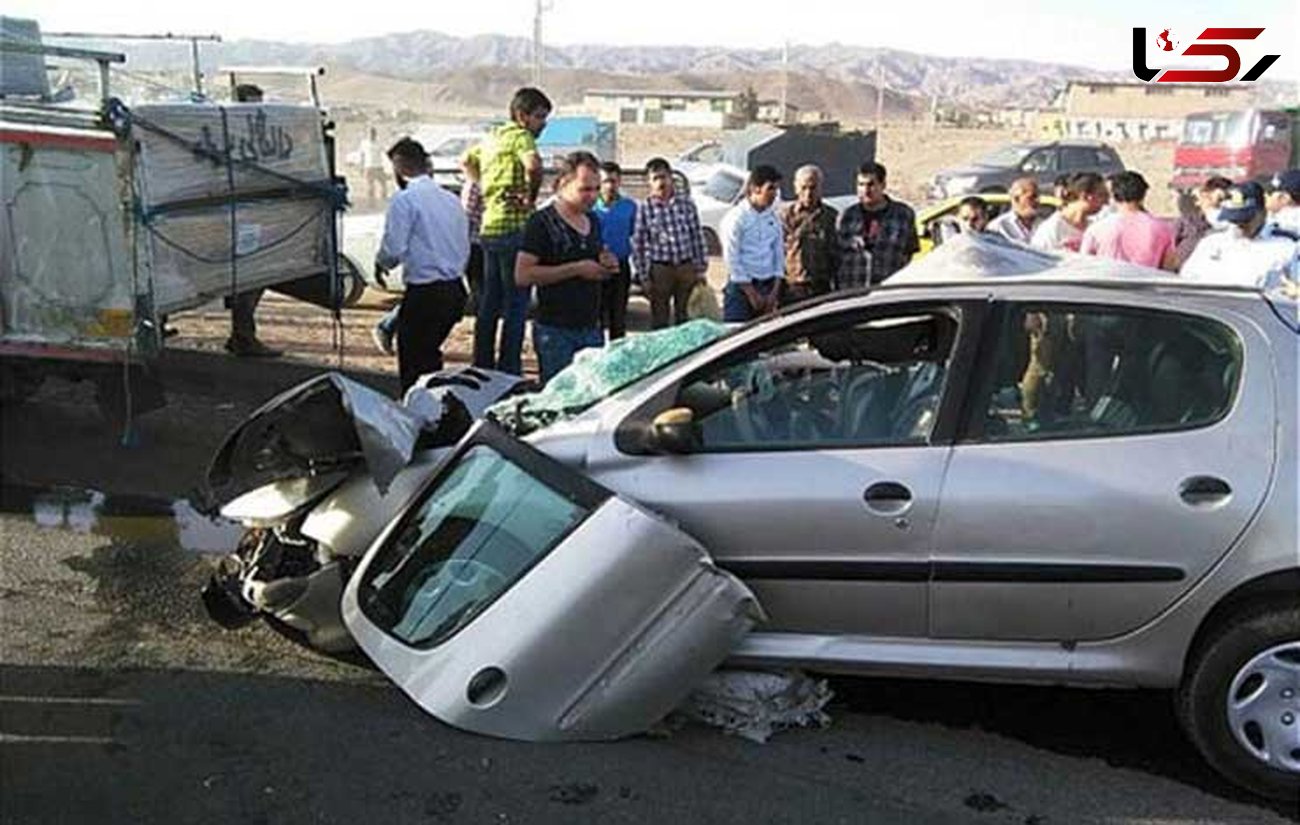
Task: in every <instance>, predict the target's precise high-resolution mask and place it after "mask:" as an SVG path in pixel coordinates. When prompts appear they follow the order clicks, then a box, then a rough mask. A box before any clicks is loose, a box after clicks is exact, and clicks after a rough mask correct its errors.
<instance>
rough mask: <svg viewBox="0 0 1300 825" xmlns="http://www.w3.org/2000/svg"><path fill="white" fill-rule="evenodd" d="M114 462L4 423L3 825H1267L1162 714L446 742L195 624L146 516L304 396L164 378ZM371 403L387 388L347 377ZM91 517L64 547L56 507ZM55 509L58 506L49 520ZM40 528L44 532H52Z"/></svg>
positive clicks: (886, 709) (417, 723)
mask: <svg viewBox="0 0 1300 825" xmlns="http://www.w3.org/2000/svg"><path fill="white" fill-rule="evenodd" d="M165 366H166V368H167V369H168V370H169V373H168V375H169V382H170V384H171V386H172V387H173V392H172V394H171V397H172V404H171V406H169V407H168V408H167V409H166V410H163V411H160V412H157V413H152V414H150V415H149V416H146V417H144V418H142V419H140V421H139V422H137V427H136V429H135V431H134V432H133V434H132V436H133V437H132V438H131V439H129V442H128V443H129V444H130V446H124V445H123V444H122V442H121V438H120V434H119V433H113V432H108V431H107V430H106V429H105V428H104V425H103V424H102V422H101V421H100V420H99V417H98V414H97V412H96V411H95V408H94V403H93V393H92V392H91V391H90V390H89V388H87V387H84V386H72V385H66V384H62V383H58V382H55V383H52V384H50V385H49V386H47V387H45V388H44V389H42V391H41V392H40V393H39V394H38V395H37V396H36V397H35V398H34V399H33V400H32V401H30V402H28V403H27V404H24V405H21V406H12V405H8V406H6V407H5V408H4V409H3V410H2V411H0V425H2V427H3V429H2V430H0V458H2V461H0V476H2V477H3V485H2V486H0V510H2V511H3V512H0V622H2V630H0V822H3V823H6V825H8V824H9V823H14V824H15V825H17V823H41V824H42V825H46V824H47V823H64V822H67V823H80V822H87V823H91V822H93V823H115V822H132V823H137V822H168V823H188V822H204V823H209V822H241V823H244V822H247V823H282V822H313V823H333V822H339V823H348V825H355V824H356V823H359V822H361V823H365V822H394V823H405V822H430V823H439V822H466V823H505V822H526V823H531V822H541V823H547V822H565V823H569V822H587V821H590V822H636V823H642V822H645V823H649V822H664V821H685V822H747V823H748V822H791V823H810V822H845V823H858V822H873V823H874V822H879V823H893V822H898V823H928V822H988V823H1025V825H1030V823H1075V822H1134V823H1136V822H1161V823H1166V822H1170V823H1172V822H1177V823H1190V822H1229V823H1235V822H1240V823H1267V822H1281V821H1286V817H1287V816H1288V815H1294V814H1295V811H1293V810H1291V809H1288V808H1287V806H1283V805H1271V806H1269V805H1264V804H1262V803H1260V802H1259V801H1257V800H1254V799H1251V798H1250V797H1248V796H1246V795H1244V794H1242V793H1239V792H1237V791H1235V790H1233V789H1232V788H1230V787H1228V786H1227V785H1225V784H1224V783H1223V782H1221V781H1220V780H1218V779H1217V778H1216V777H1215V776H1214V775H1213V774H1212V773H1211V772H1210V771H1209V769H1208V768H1206V767H1205V766H1204V765H1203V764H1202V763H1201V762H1200V760H1199V759H1198V757H1197V756H1196V754H1195V753H1194V752H1193V751H1192V749H1191V747H1190V745H1188V744H1187V742H1186V741H1185V740H1184V739H1183V738H1182V735H1181V733H1180V732H1179V730H1178V728H1177V725H1176V724H1175V722H1174V719H1173V714H1172V712H1171V709H1170V698H1169V696H1168V695H1167V694H1164V693H1160V692H1122V691H1080V690H1063V689H1052V688H1027V687H1004V686H990V685H971V684H947V683H936V682H914V681H893V680H867V679H856V680H853V679H840V680H835V681H834V682H833V687H834V688H835V690H836V695H837V698H836V700H835V702H834V703H833V704H832V705H831V707H830V708H829V710H830V714H831V716H832V719H833V722H832V724H831V726H830V727H829V728H827V729H823V730H799V731H789V732H784V733H780V734H777V735H776V736H775V737H774V738H773V739H772V740H770V741H769V742H768V743H767V744H764V745H757V744H753V743H750V742H748V741H745V740H742V739H738V738H734V737H728V736H725V735H723V734H721V733H719V732H717V731H715V730H712V729H709V728H705V727H698V726H682V727H678V728H676V729H674V730H671V731H665V732H662V733H660V734H658V735H655V736H643V737H638V738H634V739H631V740H627V741H623V742H617V743H611V744H575V745H529V744H520V743H511V742H503V741H497V740H492V739H488V738H485V737H479V736H474V735H470V734H464V733H460V732H458V731H455V730H452V729H450V728H448V727H446V726H444V725H442V724H440V723H438V722H437V721H435V720H434V719H432V718H431V717H429V716H427V715H425V714H424V713H423V712H422V711H420V710H419V709H418V708H417V707H416V706H415V705H414V704H413V703H411V702H410V701H409V700H407V699H406V698H405V697H404V696H403V695H402V694H401V693H400V692H399V691H398V690H397V689H395V688H393V687H392V686H391V685H389V684H388V683H387V682H386V681H385V680H384V679H383V678H382V677H380V676H379V675H378V674H376V673H374V672H373V671H370V670H367V669H364V668H359V667H356V666H354V665H349V664H345V663H340V662H336V661H333V660H330V659H327V658H324V657H320V656H316V655H314V654H312V653H310V652H307V651H304V650H302V649H301V648H298V647H296V646H294V645H293V644H291V643H290V642H288V641H287V640H285V639H283V638H281V637H280V636H278V635H277V634H275V633H273V632H272V631H271V630H269V629H268V628H266V627H264V626H261V625H254V626H251V627H248V628H245V629H243V630H240V631H235V632H227V631H223V630H221V629H219V628H218V627H216V626H215V625H213V624H212V623H211V622H210V621H209V620H208V619H207V618H206V616H205V615H204V613H203V611H202V608H201V606H200V605H199V603H198V600H197V589H198V587H199V585H200V584H201V582H202V581H203V580H204V578H205V577H206V571H207V570H208V568H209V565H210V564H211V557H208V556H203V555H200V554H195V553H191V552H187V551H185V550H183V549H182V548H181V545H182V543H183V541H182V539H183V535H184V532H185V529H186V528H185V527H184V525H178V524H177V523H176V521H175V519H174V518H173V516H172V515H171V513H172V510H171V508H170V503H171V502H172V501H173V500H175V499H177V498H182V497H184V496H185V495H186V494H187V493H188V492H189V491H190V490H192V489H193V488H194V486H195V485H196V484H197V483H198V481H199V478H200V473H201V470H202V468H203V466H204V464H205V462H206V460H207V458H208V456H209V454H210V453H211V451H212V450H213V449H214V448H215V447H216V445H217V444H218V443H219V441H220V439H221V437H222V435H223V434H224V432H226V431H227V430H228V429H229V428H230V427H232V426H234V425H235V424H236V423H238V422H239V421H240V420H241V419H242V417H243V416H244V415H246V414H247V413H248V412H249V411H251V410H252V409H253V408H254V407H255V406H256V405H257V404H258V403H260V402H261V401H262V400H265V399H266V398H267V397H269V396H270V395H272V394H274V392H276V391H278V390H279V389H282V388H283V387H284V386H286V385H289V384H292V383H294V382H295V381H296V380H299V379H301V378H303V377H306V375H308V374H310V373H311V372H312V368H310V367H303V366H299V365H294V364H270V365H266V364H257V365H250V364H249V363H248V362H239V361H234V360H232V359H226V358H224V357H221V356H199V355H186V354H181V355H179V356H177V357H175V358H172V359H170V360H169V362H168V363H167V364H166V365H165ZM365 380H367V381H369V382H371V383H373V384H375V385H376V386H379V387H381V388H385V387H388V386H389V385H390V384H391V381H392V379H391V376H368V377H366V378H365ZM61 487H62V488H87V487H89V488H93V489H96V490H99V491H101V492H103V493H105V494H107V495H108V499H107V500H108V502H109V503H110V505H113V506H107V507H104V508H101V509H102V510H103V511H104V512H105V513H109V514H110V515H111V517H105V518H102V519H101V520H100V522H99V523H98V525H97V526H93V527H92V526H91V525H89V524H88V523H85V522H82V521H80V520H78V518H77V517H76V513H77V512H78V510H77V505H76V502H77V501H78V500H79V499H78V497H77V495H76V494H72V493H67V492H64V493H61V494H59V496H56V497H55V500H56V503H55V505H54V506H53V510H51V508H50V506H49V503H48V501H47V502H46V506H45V508H44V509H43V510H42V509H40V508H39V507H38V508H35V509H36V510H39V511H40V515H41V521H42V522H43V523H45V524H47V525H50V526H41V525H39V524H38V523H37V518H36V515H35V514H34V506H33V498H34V497H36V498H39V497H40V496H42V495H48V493H49V491H51V490H54V489H56V488H61ZM58 501H63V502H64V504H62V505H60V504H58V503H57V502H58ZM60 508H62V509H60Z"/></svg>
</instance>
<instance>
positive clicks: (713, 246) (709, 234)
mask: <svg viewBox="0 0 1300 825" xmlns="http://www.w3.org/2000/svg"><path fill="white" fill-rule="evenodd" d="M703 234H704V251H705V252H706V253H708V254H709V255H721V254H722V242H721V241H719V240H718V235H717V233H715V232H714V231H713V230H712V229H709V228H708V227H707V226H706V227H704V229H703Z"/></svg>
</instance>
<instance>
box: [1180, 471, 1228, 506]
mask: <svg viewBox="0 0 1300 825" xmlns="http://www.w3.org/2000/svg"><path fill="white" fill-rule="evenodd" d="M1178 497H1179V498H1181V499H1182V500H1183V502H1184V503H1186V504H1187V505H1189V506H1191V507H1213V506H1215V505H1217V504H1222V503H1224V502H1225V501H1227V500H1228V499H1230V498H1232V486H1231V485H1230V484H1228V482H1226V481H1224V480H1223V479H1221V478H1215V477H1214V476H1192V477H1191V478H1187V479H1183V483H1182V484H1181V485H1179V488H1178Z"/></svg>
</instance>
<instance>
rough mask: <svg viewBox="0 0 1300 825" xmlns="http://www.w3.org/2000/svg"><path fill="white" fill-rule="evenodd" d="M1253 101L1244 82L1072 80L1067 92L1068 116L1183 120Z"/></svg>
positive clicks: (1066, 111) (1065, 104) (1248, 103)
mask: <svg viewBox="0 0 1300 825" xmlns="http://www.w3.org/2000/svg"><path fill="white" fill-rule="evenodd" d="M1252 102H1253V98H1252V89H1251V88H1250V86H1249V85H1247V84H1245V83H1240V84H1233V83H1138V82H1132V83H1127V82H1125V83H1117V82H1111V81H1070V83H1069V85H1068V86H1066V87H1065V95H1064V106H1065V114H1066V115H1067V116H1069V117H1089V116H1096V117H1149V118H1175V119H1177V120H1182V119H1183V118H1185V117H1187V116H1188V115H1189V114H1191V113H1192V112H1206V111H1223V110H1225V109H1247V108H1249V107H1250V106H1251V104H1252Z"/></svg>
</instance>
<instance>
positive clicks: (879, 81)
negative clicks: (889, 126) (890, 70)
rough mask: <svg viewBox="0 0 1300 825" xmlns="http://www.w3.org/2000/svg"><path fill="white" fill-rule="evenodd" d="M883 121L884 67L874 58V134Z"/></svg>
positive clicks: (878, 130)
mask: <svg viewBox="0 0 1300 825" xmlns="http://www.w3.org/2000/svg"><path fill="white" fill-rule="evenodd" d="M884 119H885V66H884V64H883V63H881V62H880V58H876V132H877V133H879V132H880V124H881V122H882V121H884Z"/></svg>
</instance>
